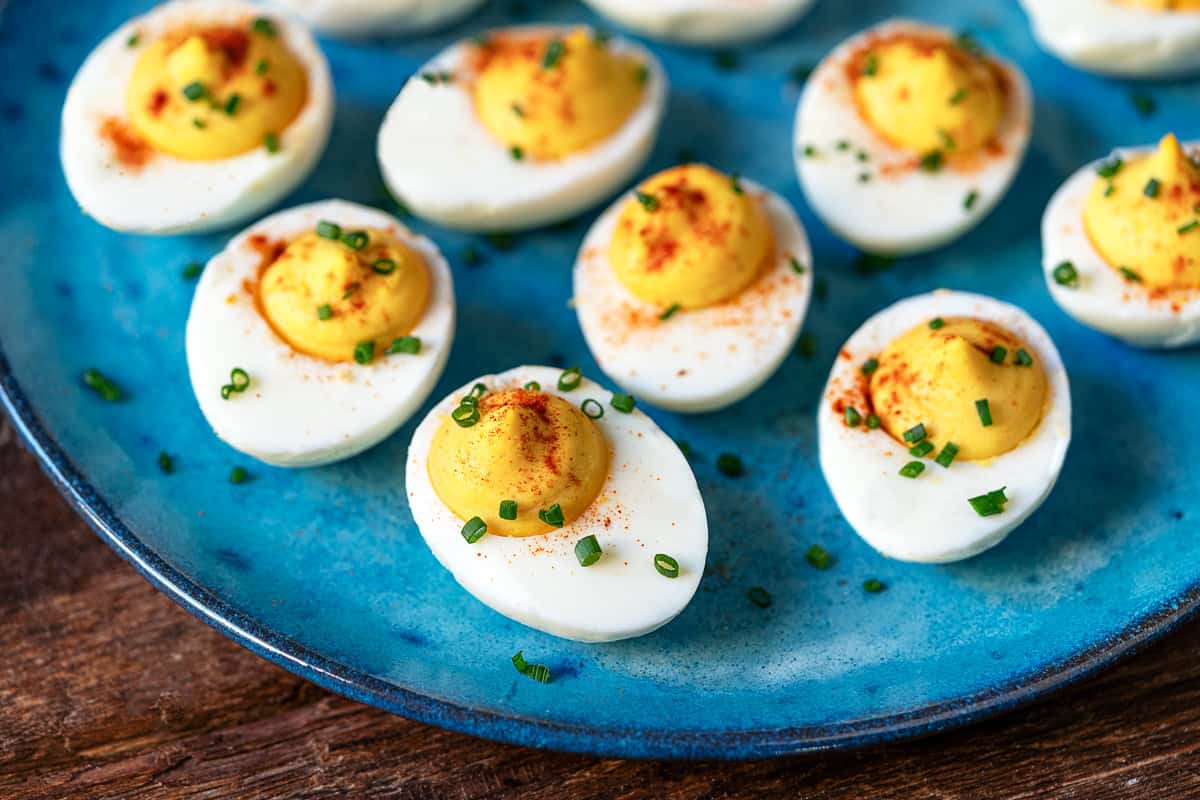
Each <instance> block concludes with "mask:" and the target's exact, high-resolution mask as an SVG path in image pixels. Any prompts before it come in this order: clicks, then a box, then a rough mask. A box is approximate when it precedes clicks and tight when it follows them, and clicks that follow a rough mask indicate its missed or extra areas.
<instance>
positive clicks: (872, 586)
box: [863, 578, 887, 594]
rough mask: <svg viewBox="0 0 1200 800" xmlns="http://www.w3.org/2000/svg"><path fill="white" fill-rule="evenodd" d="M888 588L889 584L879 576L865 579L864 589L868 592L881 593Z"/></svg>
mask: <svg viewBox="0 0 1200 800" xmlns="http://www.w3.org/2000/svg"><path fill="white" fill-rule="evenodd" d="M886 588H887V584H886V583H884V582H883V581H881V580H878V579H877V578H867V579H866V580H865V581H863V591H864V592H866V593H867V594H879V593H880V592H882V591H883V590H884V589H886Z"/></svg>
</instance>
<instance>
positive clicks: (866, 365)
mask: <svg viewBox="0 0 1200 800" xmlns="http://www.w3.org/2000/svg"><path fill="white" fill-rule="evenodd" d="M860 369H861V370H862V374H863V375H870V374H871V373H872V372H874V371H875V370H877V369H879V359H878V358H868V359H867V360H866V361H864V362H863V365H862V367H860Z"/></svg>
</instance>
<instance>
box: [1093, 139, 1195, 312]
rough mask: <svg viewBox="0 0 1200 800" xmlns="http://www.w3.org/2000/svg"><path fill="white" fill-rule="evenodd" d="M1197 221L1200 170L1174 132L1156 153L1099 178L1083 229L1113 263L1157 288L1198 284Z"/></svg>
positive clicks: (1180, 287)
mask: <svg viewBox="0 0 1200 800" xmlns="http://www.w3.org/2000/svg"><path fill="white" fill-rule="evenodd" d="M1113 163H1114V162H1110V164H1109V165H1107V166H1106V167H1104V168H1103V169H1105V170H1106V171H1111V170H1112V169H1113ZM1197 220H1200V168H1197V166H1196V165H1195V164H1194V163H1192V161H1191V160H1189V159H1188V157H1187V154H1186V153H1184V151H1183V148H1182V147H1180V145H1179V140H1178V139H1176V138H1175V136H1174V134H1167V135H1166V136H1164V137H1163V138H1162V141H1161V142H1159V145H1158V149H1157V150H1155V151H1154V153H1152V154H1150V155H1146V156H1142V157H1139V158H1136V159H1132V160H1130V161H1129V162H1126V163H1123V164H1121V165H1120V166H1119V168H1117V169H1116V172H1115V173H1113V174H1111V175H1109V176H1108V177H1105V176H1101V177H1099V178H1097V179H1096V181H1095V183H1093V184H1092V188H1091V191H1090V192H1089V193H1088V197H1087V202H1086V204H1085V205H1084V207H1083V224H1084V227H1085V228H1086V229H1087V233H1088V236H1089V237H1090V238H1091V240H1092V244H1093V245H1094V246H1095V247H1096V249H1097V250H1098V251H1099V252H1100V255H1102V256H1103V257H1104V260H1105V261H1107V262H1108V264H1109V266H1111V267H1112V268H1113V269H1121V268H1122V267H1124V268H1125V269H1126V270H1129V271H1131V272H1132V273H1133V274H1134V275H1136V276H1137V279H1138V280H1140V281H1141V282H1142V283H1143V284H1145V285H1146V286H1149V287H1151V288H1154V289H1189V288H1197V287H1200V225H1192V223H1193V222H1194V221H1197ZM1189 226H1190V227H1189Z"/></svg>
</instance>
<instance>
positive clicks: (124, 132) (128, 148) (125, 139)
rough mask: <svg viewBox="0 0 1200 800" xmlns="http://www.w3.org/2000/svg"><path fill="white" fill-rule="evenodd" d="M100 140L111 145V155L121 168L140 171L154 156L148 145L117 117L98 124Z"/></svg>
mask: <svg viewBox="0 0 1200 800" xmlns="http://www.w3.org/2000/svg"><path fill="white" fill-rule="evenodd" d="M100 138H102V139H105V140H107V141H108V143H109V144H111V145H112V148H113V155H114V156H115V157H116V159H117V163H119V164H120V165H121V166H123V167H129V168H130V169H135V170H136V169H141V168H142V167H144V166H145V165H146V162H148V161H149V160H150V158H151V157H152V156H153V155H154V150H153V148H151V147H150V144H149V143H148V142H147V141H146V140H145V139H143V138H142V137H141V136H139V135H138V134H137V132H136V131H134V130H133V129H132V128H131V127H130V126H129V125H128V124H127V123H126V122H125V121H124V120H122V119H118V118H117V117H108V118H106V119H105V120H104V122H102V123H101V124H100Z"/></svg>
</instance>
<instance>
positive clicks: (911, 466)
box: [900, 461, 925, 478]
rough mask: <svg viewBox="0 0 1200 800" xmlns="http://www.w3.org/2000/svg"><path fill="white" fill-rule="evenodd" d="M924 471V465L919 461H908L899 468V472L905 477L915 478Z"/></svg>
mask: <svg viewBox="0 0 1200 800" xmlns="http://www.w3.org/2000/svg"><path fill="white" fill-rule="evenodd" d="M924 471H925V465H924V464H922V463H921V462H920V461H910V462H908V463H907V464H905V465H904V466H903V467H901V468H900V474H901V475H902V476H903V477H905V478H915V477H917V476H918V475H920V474H921V473H922V472H924Z"/></svg>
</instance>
